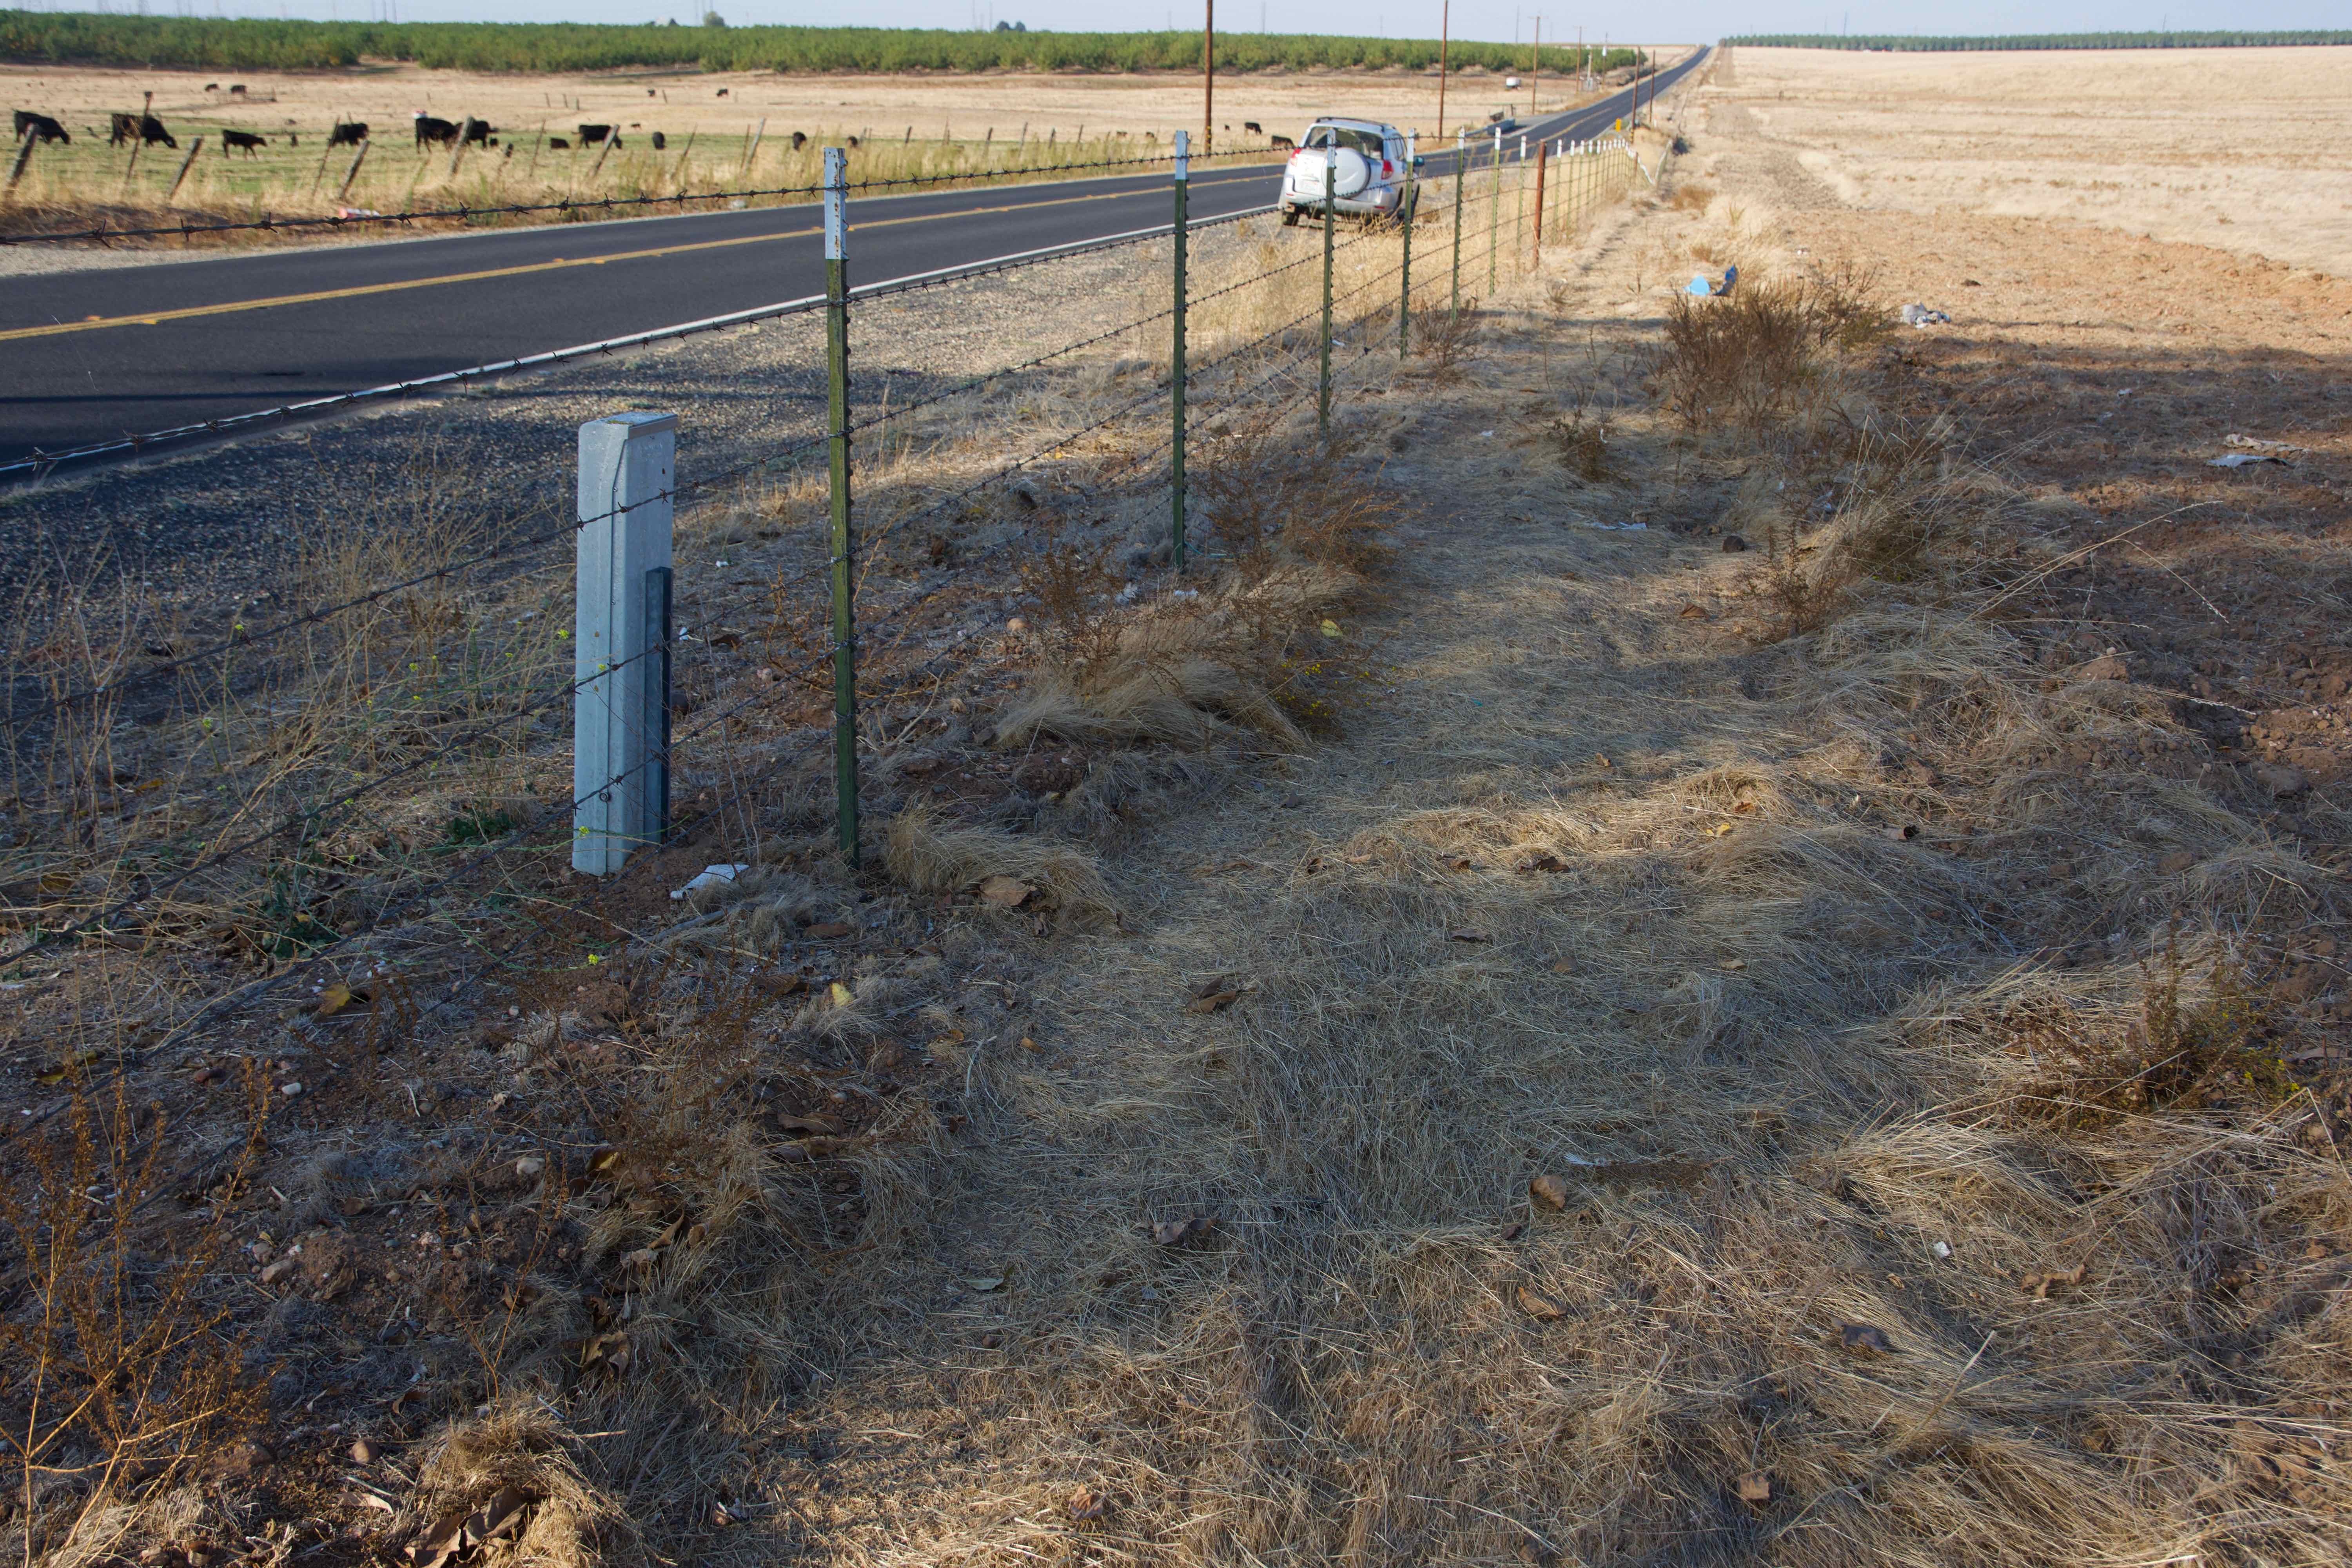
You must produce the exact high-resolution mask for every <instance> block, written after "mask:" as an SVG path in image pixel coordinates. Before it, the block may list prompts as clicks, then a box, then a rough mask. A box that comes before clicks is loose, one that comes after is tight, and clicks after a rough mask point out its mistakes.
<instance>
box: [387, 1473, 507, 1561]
mask: <svg viewBox="0 0 2352 1568" xmlns="http://www.w3.org/2000/svg"><path fill="white" fill-rule="evenodd" d="M537 1501H538V1499H537V1498H535V1497H532V1496H530V1494H529V1493H527V1492H524V1491H520V1490H519V1489H516V1488H514V1487H501V1488H499V1491H498V1493H497V1495H496V1496H494V1497H492V1498H491V1499H490V1500H489V1501H488V1502H486V1503H484V1504H483V1505H482V1506H481V1507H479V1508H478V1509H476V1510H474V1511H473V1512H471V1513H464V1514H449V1515H446V1516H445V1517H444V1518H442V1519H441V1520H439V1521H436V1523H435V1524H434V1525H433V1526H432V1527H431V1528H430V1529H428V1530H426V1531H425V1533H424V1534H422V1535H420V1536H419V1537H417V1538H416V1539H415V1541H413V1542H409V1544H408V1560H409V1561H410V1562H411V1563H415V1564H417V1565H418V1568H442V1564H444V1563H449V1562H451V1561H452V1560H454V1559H455V1558H457V1556H458V1555H459V1554H460V1553H461V1552H467V1551H468V1550H470V1549H472V1548H474V1547H477V1546H479V1545H481V1544H483V1543H484V1542H489V1541H496V1540H497V1539H498V1538H499V1537H500V1536H502V1535H512V1534H514V1533H515V1532H517V1531H520V1529H521V1528H522V1520H523V1513H524V1511H525V1510H528V1509H529V1508H530V1505H531V1504H533V1503H535V1502H537Z"/></svg>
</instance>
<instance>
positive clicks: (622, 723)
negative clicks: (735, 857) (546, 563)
mask: <svg viewBox="0 0 2352 1568" xmlns="http://www.w3.org/2000/svg"><path fill="white" fill-rule="evenodd" d="M676 482H677V415H675V414H657V413H648V412H641V411H633V412H630V413H625V414H613V415H607V416H604V418H601V419H591V420H590V421H588V423H586V424H585V425H583V426H580V480H579V494H578V504H579V511H578V516H579V520H580V529H579V532H578V535H577V537H576V539H575V541H574V559H575V562H576V568H577V583H576V586H575V589H574V600H573V611H572V679H573V680H574V681H575V682H577V683H578V684H577V688H576V689H575V690H574V691H573V692H572V802H573V805H572V869H573V870H575V871H583V872H585V873H587V874H588V875H589V876H592V877H609V876H611V875H613V874H614V872H616V871H618V870H619V869H620V868H622V866H623V865H624V864H625V862H626V861H627V859H628V858H629V855H630V852H631V851H633V850H636V849H641V848H644V847H647V846H649V845H654V844H658V843H659V842H660V841H661V837H662V834H663V832H664V831H665V830H666V829H667V826H668V823H667V805H668V795H669V790H668V729H669V680H668V666H669V660H668V652H669V644H668V634H667V629H666V626H665V625H664V622H665V620H666V619H667V616H666V615H665V614H663V613H662V612H663V611H664V610H666V607H667V602H668V584H669V574H670V563H671V558H670V523H671V517H672V508H671V501H670V496H671V492H672V490H673V489H674V488H675V486H676Z"/></svg>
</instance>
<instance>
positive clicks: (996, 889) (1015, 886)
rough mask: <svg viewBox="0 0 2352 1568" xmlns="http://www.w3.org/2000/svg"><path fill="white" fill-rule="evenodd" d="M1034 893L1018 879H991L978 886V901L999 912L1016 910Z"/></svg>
mask: <svg viewBox="0 0 2352 1568" xmlns="http://www.w3.org/2000/svg"><path fill="white" fill-rule="evenodd" d="M1036 891H1037V889H1034V888H1033V887H1031V886H1030V885H1029V884H1028V883H1026V882H1024V881H1023V880H1021V879H1020V878H1018V877H991V878H988V879H986V880H984V881H982V883H981V884H980V901H981V902H982V903H984V904H994V905H995V906H996V907H997V908H998V909H1000V910H1017V909H1019V908H1020V907H1021V906H1022V905H1024V904H1025V903H1027V902H1028V901H1029V900H1030V898H1031V897H1032V896H1033V895H1034V894H1035V892H1036Z"/></svg>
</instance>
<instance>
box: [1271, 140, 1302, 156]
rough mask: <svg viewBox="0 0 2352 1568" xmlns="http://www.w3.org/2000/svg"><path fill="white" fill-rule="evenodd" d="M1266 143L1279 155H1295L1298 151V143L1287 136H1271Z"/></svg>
mask: <svg viewBox="0 0 2352 1568" xmlns="http://www.w3.org/2000/svg"><path fill="white" fill-rule="evenodd" d="M1266 141H1267V142H1268V144H1269V145H1271V146H1272V147H1273V149H1274V150H1275V151H1276V152H1277V153H1295V152H1297V150H1298V143H1297V142H1293V141H1292V140H1291V139H1290V138H1289V137H1287V136H1270V137H1268V138H1266Z"/></svg>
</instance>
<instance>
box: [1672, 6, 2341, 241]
mask: <svg viewBox="0 0 2352 1568" xmlns="http://www.w3.org/2000/svg"><path fill="white" fill-rule="evenodd" d="M1734 53H1735V58H1733V59H1731V60H1730V61H1728V62H1727V64H1726V66H1725V67H1723V68H1718V70H1717V73H1716V79H1717V84H1718V86H1719V87H1720V88H1721V89H1723V91H1724V92H1725V93H1726V94H1727V97H1728V100H1730V101H1732V102H1736V103H1737V104H1738V106H1739V108H1740V109H1741V110H1743V111H1744V112H1745V113H1746V114H1747V115H1748V116H1750V117H1751V118H1752V122H1753V126H1754V130H1755V133H1756V134H1757V135H1758V136H1759V137H1760V138H1762V139H1764V140H1765V141H1767V142H1771V143H1772V144H1774V145H1776V146H1779V147H1781V148H1785V149H1786V150H1787V151H1788V152H1789V153H1790V155H1792V156H1793V157H1794V158H1795V159H1796V160H1797V161H1798V162H1799V163H1801V164H1802V165H1803V166H1804V167H1805V168H1806V169H1807V170H1809V171H1810V172H1811V173H1812V174H1815V175H1817V176H1818V177H1820V178H1821V179H1822V181H1824V182H1825V183H1826V184H1829V185H1830V186H1831V187H1832V189H1833V190H1834V191H1836V192H1837V194H1838V196H1839V198H1840V200H1841V201H1843V202H1845V203H1848V204H1850V205H1856V206H1860V207H1863V208H1864V209H1895V210H1899V211H1905V212H1918V213H1939V212H1956V211H1958V212H1985V213H1996V214H2000V215H2003V216H2019V217H2071V218H2076V219H2080V220H2082V221H2084V222H2087V223H2095V224H2098V225H2100V226H2104V227H2108V228H2116V229H2121V230H2124V231H2126V233H2129V234H2134V235H2137V236H2141V237H2148V238H2155V239H2162V240H2179V241H2186V242H2189V243H2191V244H2196V245H2206V246H2211V247H2214V248H2216V249H2220V250H2229V251H2234V252H2236V253H2238V254H2239V255H2242V256H2262V257H2266V258H2269V259H2271V260H2273V261H2284V262H2291V263H2293V264H2294V265H2296V266H2300V267H2316V268H2322V269H2324V270H2327V271H2331V272H2334V273H2335V274H2336V276H2338V277H2352V49H2343V48H2291V49H2122V50H2064V51H2056V52H2052V53H2048V54H2031V53H2013V52H2002V53H1995V54H1892V53H1890V54H1853V53H1846V52H1844V51H1832V50H1824V49H1753V48H1741V49H1738V50H1736V51H1735V52H1734Z"/></svg>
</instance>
